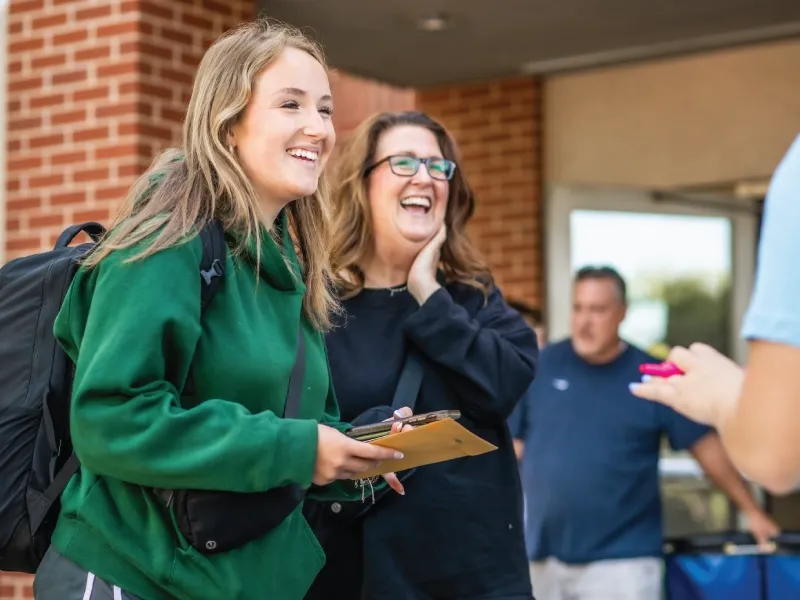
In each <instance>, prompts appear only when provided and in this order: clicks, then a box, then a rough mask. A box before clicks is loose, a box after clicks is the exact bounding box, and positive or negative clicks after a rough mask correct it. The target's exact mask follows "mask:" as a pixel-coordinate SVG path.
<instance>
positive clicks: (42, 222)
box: [29, 215, 64, 229]
mask: <svg viewBox="0 0 800 600" xmlns="http://www.w3.org/2000/svg"><path fill="white" fill-rule="evenodd" d="M63 223H64V217H63V216H61V215H42V216H40V217H32V218H31V219H30V221H29V224H30V227H31V229H39V228H41V227H53V226H55V225H59V226H60V225H62V224H63Z"/></svg>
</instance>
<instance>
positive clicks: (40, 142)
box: [28, 133, 64, 149]
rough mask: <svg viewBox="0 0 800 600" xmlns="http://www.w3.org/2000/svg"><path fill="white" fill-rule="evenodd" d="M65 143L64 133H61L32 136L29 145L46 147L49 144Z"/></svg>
mask: <svg viewBox="0 0 800 600" xmlns="http://www.w3.org/2000/svg"><path fill="white" fill-rule="evenodd" d="M62 143H64V135H63V134H61V133H55V134H48V135H42V136H39V137H35V138H31V139H30V141H29V142H28V145H29V146H30V147H31V149H33V148H45V147H47V146H57V145H59V144H62Z"/></svg>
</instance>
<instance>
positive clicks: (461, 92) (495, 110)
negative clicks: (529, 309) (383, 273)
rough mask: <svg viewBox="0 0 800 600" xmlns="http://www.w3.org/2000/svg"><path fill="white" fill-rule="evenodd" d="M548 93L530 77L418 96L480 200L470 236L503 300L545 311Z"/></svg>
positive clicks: (453, 88)
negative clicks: (451, 143)
mask: <svg viewBox="0 0 800 600" xmlns="http://www.w3.org/2000/svg"><path fill="white" fill-rule="evenodd" d="M540 97H541V86H540V83H539V82H538V81H537V80H535V79H531V78H515V79H506V80H499V81H493V82H488V83H481V84H469V85H459V86H447V87H441V88H432V89H424V90H418V92H417V107H418V108H419V109H420V110H423V111H426V112H428V113H429V114H430V115H431V116H433V117H435V118H437V119H438V120H441V122H443V123H444V124H445V126H446V127H448V129H450V130H451V131H452V132H453V134H454V136H455V138H456V140H457V141H458V143H459V146H460V148H461V151H462V153H463V165H462V166H463V169H464V171H465V173H466V175H467V177H468V178H469V181H470V183H471V185H472V186H473V188H474V190H475V193H476V196H477V209H476V211H475V217H474V218H473V220H472V223H471V225H470V229H469V231H470V235H471V236H472V238H473V240H474V241H475V243H476V244H477V246H478V247H479V248H480V250H481V251H482V252H483V254H484V256H485V257H486V259H487V260H488V263H489V265H490V267H491V268H492V270H493V272H494V274H495V277H496V278H497V280H498V283H499V285H500V286H502V289H503V292H504V294H505V295H506V296H507V297H509V298H519V299H524V300H526V301H528V302H532V303H533V304H534V305H537V306H541V305H542V303H543V302H544V298H545V294H544V289H543V283H544V282H543V268H544V267H543V260H542V244H541V233H542V229H541V223H542V189H541V178H542V158H541V151H540V138H541V122H542V119H541V108H540V106H541V103H540Z"/></svg>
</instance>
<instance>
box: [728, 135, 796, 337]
mask: <svg viewBox="0 0 800 600" xmlns="http://www.w3.org/2000/svg"><path fill="white" fill-rule="evenodd" d="M742 337H744V338H745V339H749V340H763V341H767V342H775V343H780V344H787V345H791V346H796V347H800V136H798V137H797V138H796V139H795V141H794V143H793V144H792V146H791V148H789V151H788V152H787V153H786V156H784V158H783V160H782V161H781V163H780V165H778V168H777V169H776V170H775V174H774V175H773V177H772V181H771V183H770V186H769V191H768V192H767V198H766V201H765V203H764V220H763V223H762V226H761V241H760V242H759V249H758V266H757V269H756V283H755V289H754V290H753V296H752V298H751V300H750V307H749V308H748V310H747V314H746V315H745V318H744V324H743V326H742Z"/></svg>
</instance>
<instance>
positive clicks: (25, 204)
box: [6, 196, 42, 213]
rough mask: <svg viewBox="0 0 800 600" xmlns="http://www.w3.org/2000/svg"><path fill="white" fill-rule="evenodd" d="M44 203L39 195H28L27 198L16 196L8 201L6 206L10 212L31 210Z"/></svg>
mask: <svg viewBox="0 0 800 600" xmlns="http://www.w3.org/2000/svg"><path fill="white" fill-rule="evenodd" d="M41 205H42V199H41V198H40V197H39V196H27V197H25V198H15V199H14V200H9V201H8V202H7V203H6V208H7V209H8V211H9V213H12V212H13V213H15V212H18V211H21V210H30V209H34V208H39V207H40V206H41Z"/></svg>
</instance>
